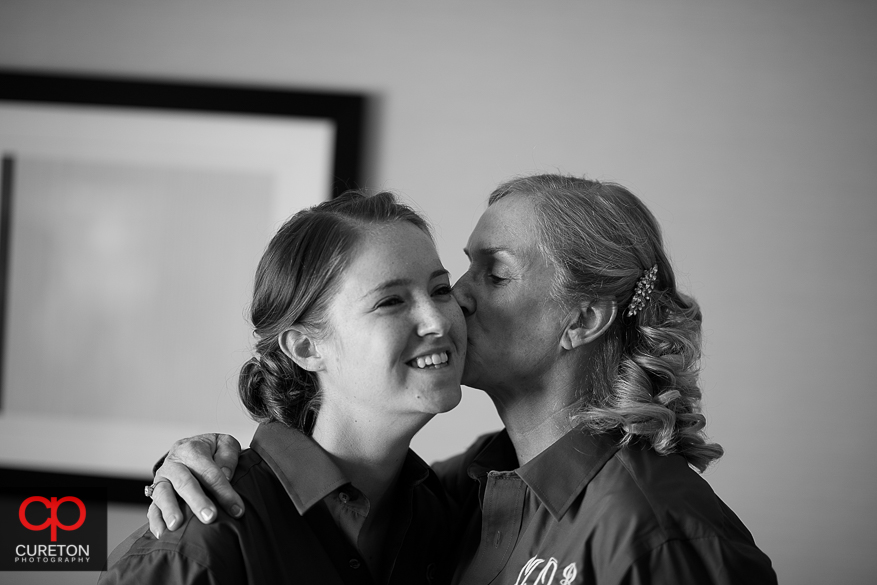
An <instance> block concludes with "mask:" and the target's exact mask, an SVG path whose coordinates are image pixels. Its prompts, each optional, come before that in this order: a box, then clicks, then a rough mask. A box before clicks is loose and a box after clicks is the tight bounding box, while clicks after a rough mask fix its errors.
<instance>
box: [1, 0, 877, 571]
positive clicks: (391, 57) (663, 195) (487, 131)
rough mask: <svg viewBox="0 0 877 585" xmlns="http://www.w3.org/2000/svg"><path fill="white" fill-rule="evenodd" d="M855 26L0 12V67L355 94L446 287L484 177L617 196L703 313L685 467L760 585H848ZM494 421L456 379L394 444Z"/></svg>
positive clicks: (747, 17) (605, 6) (856, 496)
mask: <svg viewBox="0 0 877 585" xmlns="http://www.w3.org/2000/svg"><path fill="white" fill-rule="evenodd" d="M875 25H877V4H874V3H870V2H864V1H862V2H860V1H839V0H834V1H823V2H812V1H810V2H808V1H797V0H795V1H793V0H781V1H774V2H770V3H765V2H758V1H737V2H719V1H703V0H675V1H660V2H648V3H646V2H636V1H613V2H610V1H600V2H580V1H572V0H570V1H556V0H555V1H547V2H541V3H530V2H522V1H503V2H499V1H484V2H478V3H466V2H456V1H453V2H451V1H446V2H437V3H425V2H417V3H414V2H401V1H389V0H382V1H377V0H376V1H372V2H368V3H365V2H362V3H354V2H337V1H332V0H322V1H314V2H303V1H299V2H287V1H283V2H281V1H277V2H269V1H266V0H262V1H251V2H228V1H224V2H220V1H217V0H210V1H208V0H187V1H185V2H179V1H173V2H171V1H156V0H153V1H150V2H118V1H109V0H106V1H93V0H92V1H86V0H80V1H78V2H62V1H56V2H50V1H46V0H3V2H2V3H0V67H13V68H21V69H25V70H41V71H62V72H71V73H101V74H123V75H129V76H148V77H160V78H167V79H177V80H185V81H198V80H205V81H222V82H230V83H242V84H267V85H279V86H290V87H307V88H323V89H340V90H354V91H362V92H366V93H368V94H370V95H371V96H374V101H373V108H372V111H371V117H370V131H371V139H370V141H369V145H368V151H367V154H366V156H367V163H368V166H367V168H368V173H367V177H366V179H367V185H368V186H369V187H373V188H376V187H381V188H391V189H394V190H396V191H398V192H400V193H402V194H404V195H405V196H406V197H409V198H410V199H411V200H412V201H414V202H415V203H416V205H417V206H418V207H419V208H420V209H422V210H423V211H424V212H425V213H426V214H427V215H428V217H429V218H430V219H431V220H432V221H433V222H434V223H435V224H436V226H437V233H438V239H439V243H440V252H441V254H442V257H443V259H444V260H445V263H446V266H447V267H448V268H449V270H451V272H452V275H455V276H458V275H460V274H462V272H463V271H464V270H465V267H466V262H465V258H464V256H463V254H462V253H461V251H460V250H461V248H462V247H463V245H464V244H465V240H466V238H467V236H468V233H469V232H470V231H471V229H472V227H473V226H474V224H475V222H476V220H477V217H478V215H479V214H480V212H481V211H482V210H483V208H484V202H485V197H486V195H487V194H488V193H489V191H490V190H491V188H492V187H493V186H495V185H496V184H497V183H498V182H499V181H501V180H503V179H506V178H508V177H510V176H512V175H515V174H522V173H530V172H534V171H546V172H553V171H562V172H570V173H576V174H587V175H589V176H590V177H593V178H598V179H606V180H615V181H618V182H620V183H622V184H624V185H626V186H628V187H629V188H631V189H632V190H633V191H634V192H635V193H637V194H638V195H640V196H641V197H642V198H643V199H644V200H645V201H646V203H647V204H648V205H649V206H650V207H651V209H652V210H653V211H654V212H655V214H656V215H657V217H658V219H659V220H660V221H661V223H662V225H663V227H664V229H665V235H666V240H667V244H668V247H669V250H670V253H671V256H672V258H673V260H674V262H675V265H676V267H677V270H678V275H679V277H680V281H681V283H682V284H683V287H684V288H685V289H686V290H687V291H688V292H690V293H692V294H693V295H694V296H695V297H696V298H697V299H698V300H699V301H700V302H701V304H702V306H703V309H704V313H705V334H706V339H705V359H704V362H703V387H704V393H705V400H704V405H705V412H706V414H707V417H708V421H709V423H708V427H707V429H708V432H709V434H710V435H711V436H712V437H713V439H715V440H716V441H717V442H719V443H721V444H722V445H723V446H724V447H725V449H726V455H725V457H724V458H723V459H722V460H721V462H719V463H718V464H717V465H716V466H715V467H714V468H712V469H711V470H709V471H708V472H707V474H706V478H707V479H708V481H709V482H710V483H711V484H712V485H713V487H714V488H715V489H716V491H717V492H718V493H719V495H720V496H721V497H722V498H723V499H724V500H725V501H726V502H727V503H728V504H729V505H730V506H731V507H732V508H733V509H734V510H735V511H736V512H737V513H738V515H739V516H740V517H741V518H742V519H743V521H744V522H745V523H746V524H747V526H749V528H750V529H751V530H752V532H753V534H754V535H755V538H756V540H757V542H758V543H759V545H760V546H761V547H762V548H763V549H764V550H765V551H766V552H767V553H768V554H769V555H770V556H771V558H772V559H773V561H774V564H775V567H776V569H777V572H778V574H779V577H780V580H781V582H785V583H800V584H808V583H814V584H816V583H825V582H832V583H860V582H866V581H868V580H869V579H871V578H873V575H874V574H875V573H877V556H875V555H874V554H873V548H874V546H875V545H877V512H875V509H877V489H875V488H874V485H873V484H874V482H875V479H877V470H875V463H874V456H873V452H872V449H873V448H874V446H875V443H877V441H875V433H877V431H875V428H877V425H874V424H873V423H872V418H873V416H874V414H875V413H877V392H875V382H874V381H875V379H877V377H875V370H877V359H875V358H877V333H875V332H877V310H875V308H874V301H875V287H877V261H875V258H877V235H875V230H874V229H873V227H872V224H873V223H874V222H875V220H877V194H875V187H874V185H875V184H877V181H875V179H877V160H875V159H877V156H875V155H877V116H875V104H877V66H875V63H877V60H875V55H877V34H875V30H877V26H875ZM498 424H499V423H498V419H497V418H496V416H495V414H494V413H492V412H491V407H490V404H489V403H488V402H487V401H486V400H485V399H484V397H483V396H481V395H480V394H479V393H478V392H477V391H474V390H470V391H468V392H467V394H466V397H465V400H464V404H463V405H462V407H461V408H459V409H458V410H457V411H455V412H454V413H451V414H448V415H444V416H441V417H439V418H438V419H437V420H436V421H434V422H433V423H431V424H430V425H429V426H428V427H427V428H426V429H425V430H424V431H423V433H422V434H421V436H420V437H418V439H417V443H416V447H417V449H418V450H419V451H420V452H421V454H422V455H423V456H424V457H425V458H427V459H428V460H431V459H436V458H439V457H442V456H445V455H448V454H451V453H453V452H454V451H456V450H459V449H461V448H462V447H464V446H465V445H466V444H467V443H468V442H469V441H470V440H471V439H472V438H473V436H475V435H477V434H480V433H482V432H485V431H487V430H491V429H494V428H497V426H498ZM164 448H166V446H156V449H157V452H160V451H161V450H163V449H164ZM123 516H124V514H122V515H119V516H115V518H117V520H114V522H123V523H124V522H128V523H130V524H131V526H130V528H131V529H133V528H134V527H135V526H136V524H138V523H139V521H135V520H136V518H134V519H122V520H119V518H123ZM125 518H128V517H127V516H125ZM114 544H115V543H111V546H112V545H114ZM8 575H9V574H7V576H8ZM43 575H44V576H46V579H43V580H42V581H41V582H49V581H48V574H43ZM19 577H20V578H21V579H24V577H23V574H22V575H20V576H19ZM62 577H63V575H61V576H59V577H58V578H59V582H61V581H68V580H69V579H63V578H62ZM16 578H18V577H16ZM13 580H14V579H13ZM5 581H6V578H5V577H4V582H5ZM22 582H25V581H22Z"/></svg>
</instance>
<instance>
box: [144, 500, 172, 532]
mask: <svg viewBox="0 0 877 585" xmlns="http://www.w3.org/2000/svg"><path fill="white" fill-rule="evenodd" d="M146 517H147V518H148V519H149V531H150V532H152V535H153V536H155V537H156V538H161V535H162V534H163V533H164V531H165V530H167V525H166V524H165V523H164V518H162V516H161V509H159V507H158V506H157V505H156V504H155V502H152V503H151V504H149V510H148V511H147V512H146Z"/></svg>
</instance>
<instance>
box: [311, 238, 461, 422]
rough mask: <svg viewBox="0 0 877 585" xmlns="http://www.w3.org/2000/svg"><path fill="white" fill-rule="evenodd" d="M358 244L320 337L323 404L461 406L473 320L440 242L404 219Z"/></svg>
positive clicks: (373, 409)
mask: <svg viewBox="0 0 877 585" xmlns="http://www.w3.org/2000/svg"><path fill="white" fill-rule="evenodd" d="M356 249H357V251H356V252H355V253H354V254H355V255H354V257H353V259H352V260H351V262H350V263H349V265H348V266H347V268H346V269H345V270H344V271H343V273H342V274H341V280H340V283H339V287H338V291H337V293H336V294H335V296H334V298H333V299H332V301H331V303H330V305H329V309H328V315H327V327H326V331H325V332H324V335H323V336H322V338H321V339H320V340H319V341H318V342H317V347H318V350H319V352H320V354H321V356H322V357H323V359H324V361H323V363H324V369H323V371H321V372H319V374H318V375H319V378H320V386H321V389H322V392H323V404H324V405H326V404H327V403H328V402H329V401H332V402H335V405H336V406H339V405H341V406H342V407H343V408H345V409H353V410H352V412H353V413H357V416H360V415H361V416H370V414H369V413H373V414H374V415H380V416H386V415H388V414H389V415H405V414H420V415H423V414H428V415H433V414H437V413H440V412H446V411H448V410H450V409H452V408H454V407H455V406H456V405H457V404H458V403H459V402H460V398H461V391H460V378H461V376H462V373H463V364H464V361H465V355H466V325H465V322H464V320H463V314H462V312H461V310H460V307H459V305H458V304H457V302H456V301H455V300H454V298H453V297H452V296H451V285H450V280H449V276H448V272H447V271H446V270H445V269H444V267H443V266H442V264H441V261H440V260H439V257H438V253H437V252H436V249H435V245H434V244H433V242H432V240H431V239H430V238H429V236H428V235H427V234H426V233H424V232H423V231H421V230H420V229H419V228H417V227H416V226H414V225H413V224H411V223H408V222H405V221H399V222H395V223H391V224H387V225H381V226H375V227H372V228H369V230H368V232H367V233H366V234H365V235H364V236H363V237H362V239H361V240H360V241H359V242H358V244H357V245H356ZM333 410H334V409H333Z"/></svg>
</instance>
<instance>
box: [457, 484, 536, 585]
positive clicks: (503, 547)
mask: <svg viewBox="0 0 877 585" xmlns="http://www.w3.org/2000/svg"><path fill="white" fill-rule="evenodd" d="M525 497H526V484H525V483H524V481H523V480H522V479H521V478H520V477H519V476H518V474H517V473H515V472H514V471H491V472H489V473H488V474H487V476H486V478H485V489H484V499H483V501H482V522H481V542H480V544H479V546H478V553H477V554H476V556H475V559H473V562H472V565H471V567H472V568H473V569H475V570H474V571H467V575H466V577H465V578H464V580H463V581H462V583H463V584H464V585H484V584H485V583H491V582H493V580H494V579H495V578H496V576H497V575H498V574H499V573H500V571H502V569H503V567H504V566H505V565H506V563H507V562H508V560H509V557H510V556H511V554H512V551H513V550H514V548H515V543H516V542H517V540H518V536H519V534H520V530H521V522H522V520H523V512H524V498H525Z"/></svg>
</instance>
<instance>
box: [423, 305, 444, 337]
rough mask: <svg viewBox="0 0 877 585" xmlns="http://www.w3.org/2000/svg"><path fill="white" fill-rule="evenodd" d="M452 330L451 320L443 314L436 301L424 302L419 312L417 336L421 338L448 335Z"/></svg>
mask: <svg viewBox="0 0 877 585" xmlns="http://www.w3.org/2000/svg"><path fill="white" fill-rule="evenodd" d="M450 329H451V320H450V319H448V317H447V316H446V315H445V314H444V313H443V312H442V310H441V307H439V306H438V305H437V304H436V303H435V301H433V300H430V301H429V302H424V303H422V304H421V306H420V310H419V311H418V312H417V334H418V335H420V336H421V337H424V336H426V335H437V336H442V335H446V334H447V333H448V331H449V330H450Z"/></svg>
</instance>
